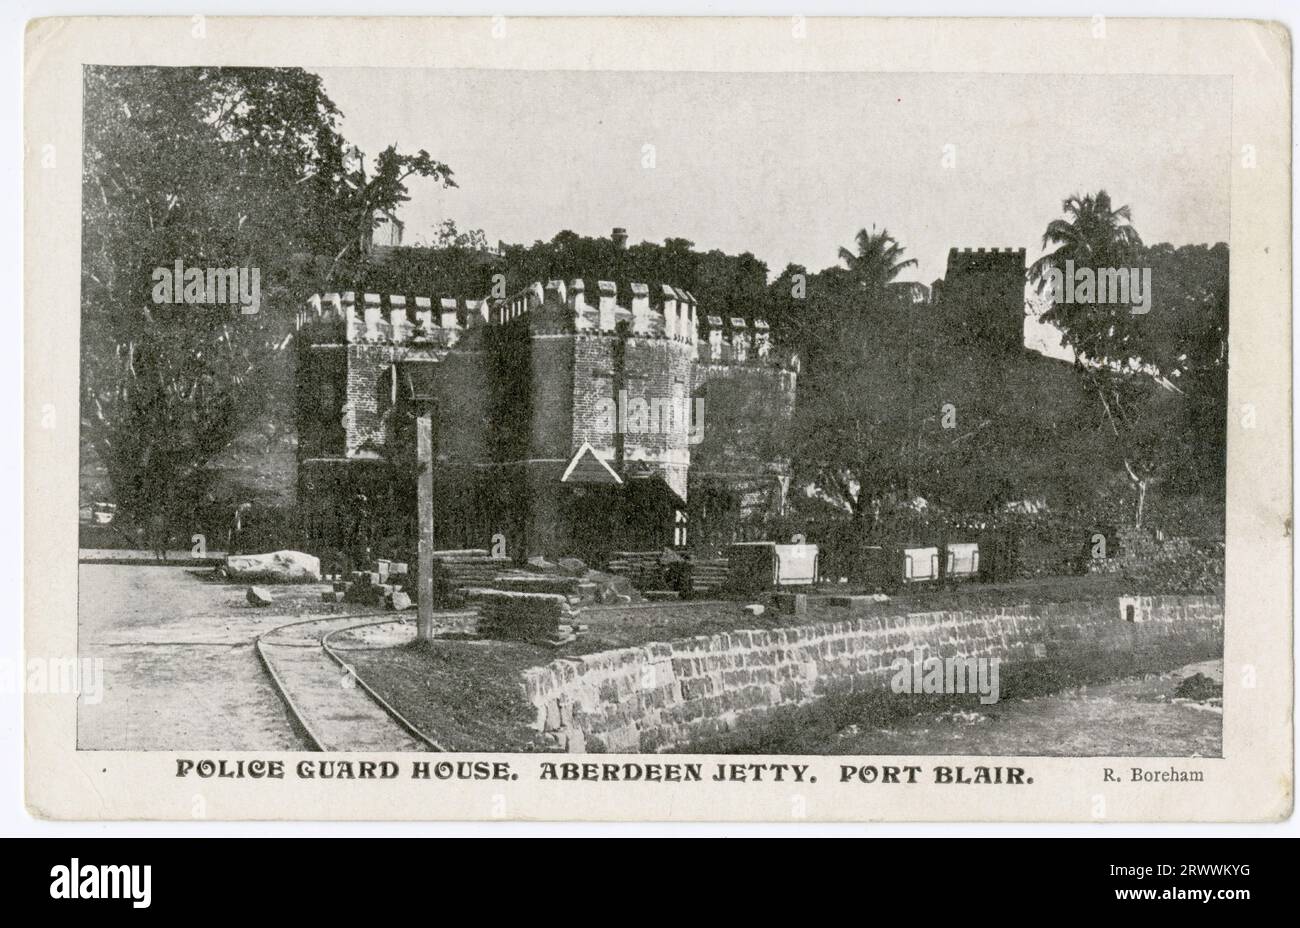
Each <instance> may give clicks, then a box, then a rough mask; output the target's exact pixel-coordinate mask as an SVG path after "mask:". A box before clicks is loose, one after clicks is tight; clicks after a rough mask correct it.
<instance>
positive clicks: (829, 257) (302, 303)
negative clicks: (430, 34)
mask: <svg viewBox="0 0 1300 928" xmlns="http://www.w3.org/2000/svg"><path fill="white" fill-rule="evenodd" d="M1230 92H1231V83H1230V81H1228V80H1225V79H1222V78H1215V77H1181V76H1159V77H1150V76H1149V77H1146V78H1144V79H1143V80H1142V81H1140V82H1136V81H1134V79H1133V78H1132V77H1130V76H1102V77H1087V76H1072V75H1062V76H1053V77H1049V78H1044V77H1042V76H1034V77H1016V76H1012V75H996V74H995V75H970V74H917V75H898V74H893V75H879V74H851V75H850V74H817V75H813V74H779V75H773V74H754V73H750V74H726V75H719V74H705V73H677V74H663V73H645V72H628V73H594V72H585V73H583V72H553V73H542V74H536V73H533V74H526V73H523V72H518V71H493V72H485V71H481V70H456V71H443V70H439V71H432V70H394V69H387V68H328V67H323V68H318V69H306V68H296V67H287V68H274V67H262V68H237V67H216V68H204V67H112V66H104V67H98V66H87V67H86V68H85V71H84V94H83V112H82V118H83V150H82V165H83V189H82V199H81V202H82V217H83V220H82V236H81V242H82V265H81V271H82V275H81V314H82V317H81V332H82V339H81V358H80V363H81V410H80V415H81V459H80V492H81V496H80V513H79V532H80V535H79V547H80V567H79V571H78V596H79V615H78V621H79V626H78V640H79V648H80V651H79V657H80V667H81V669H82V670H83V671H84V672H86V673H87V674H88V676H89V678H90V680H91V682H92V683H97V682H99V681H101V680H102V687H98V688H97V690H92V691H88V696H83V700H82V704H81V705H80V706H79V709H78V730H77V744H78V747H79V748H81V749H86V750H122V749H129V750H176V749H194V748H209V749H212V748H215V749H241V750H261V749H276V750H317V751H362V750H373V751H381V750H382V751H429V750H435V751H450V752H465V751H494V752H531V751H546V752H567V753H616V754H627V753H653V752H684V753H697V754H698V753H735V754H904V755H912V754H926V755H928V754H977V755H985V754H992V755H1000V754H1010V755H1065V756H1076V755H1142V756H1157V757H1163V756H1170V757H1183V756H1205V757H1214V756H1217V755H1218V754H1219V753H1220V750H1221V722H1222V701H1223V623H1224V610H1223V596H1222V593H1223V575H1224V504H1225V466H1226V459H1225V439H1226V430H1227V417H1228V408H1227V382H1228V381H1227V374H1228V351H1227V347H1228V334H1229V332H1228V318H1229V289H1228V266H1229V260H1230V249H1229V246H1228V243H1227V237H1228V217H1229V210H1230V206H1231V204H1230V202H1229V196H1228V193H1229V190H1228V176H1229V171H1230V160H1231V158H1232V151H1231V148H1230V144H1229V116H1230V103H1231V97H1230ZM1137 126H1140V127H1142V131H1141V132H1135V131H1134V127H1137ZM1085 128H1086V129H1087V132H1086V135H1085V134H1084V131H1083V130H1084V129H1085ZM1150 136H1156V137H1158V138H1159V139H1160V141H1161V144H1160V145H1159V146H1158V147H1152V146H1151V145H1149V137H1150Z"/></svg>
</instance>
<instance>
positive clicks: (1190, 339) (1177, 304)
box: [1030, 191, 1228, 526]
mask: <svg viewBox="0 0 1300 928" xmlns="http://www.w3.org/2000/svg"><path fill="white" fill-rule="evenodd" d="M1062 208H1063V210H1064V212H1065V213H1066V217H1067V218H1064V219H1055V220H1053V221H1052V222H1051V223H1049V224H1048V226H1047V230H1046V232H1045V233H1044V235H1043V245H1044V247H1045V248H1046V247H1047V246H1048V245H1055V246H1056V248H1055V249H1054V250H1053V251H1051V252H1050V253H1048V254H1046V255H1044V256H1043V257H1042V258H1040V259H1039V260H1038V261H1036V262H1035V263H1034V264H1033V266H1032V267H1031V269H1030V279H1031V281H1033V282H1034V283H1035V284H1036V285H1037V287H1038V289H1039V291H1040V292H1046V291H1047V290H1048V289H1049V288H1050V286H1051V283H1052V280H1053V271H1054V270H1055V271H1061V272H1063V271H1064V270H1065V262H1066V261H1067V260H1068V261H1072V262H1073V263H1074V266H1075V267H1076V268H1080V267H1086V268H1090V269H1092V270H1093V271H1097V270H1100V269H1103V268H1116V269H1118V268H1130V267H1135V268H1138V269H1139V270H1141V271H1142V272H1143V274H1144V275H1145V273H1146V271H1148V270H1149V271H1150V274H1149V277H1147V279H1148V280H1150V282H1151V289H1152V291H1153V292H1152V294H1151V303H1150V306H1149V309H1148V311H1147V312H1145V313H1135V312H1133V311H1132V309H1133V307H1132V306H1131V305H1130V304H1128V303H1123V302H1119V301H1115V300H1111V301H1108V302H1066V301H1053V303H1052V305H1051V307H1050V308H1049V309H1048V310H1047V311H1046V312H1045V313H1044V314H1043V316H1042V318H1043V320H1044V321H1046V322H1048V323H1051V324H1052V325H1055V326H1056V327H1057V328H1059V329H1060V330H1061V332H1062V340H1063V343H1065V344H1067V345H1069V346H1071V347H1072V348H1074V350H1075V356H1076V362H1075V363H1076V367H1077V369H1078V371H1079V373H1080V375H1081V376H1082V377H1083V378H1084V379H1085V382H1087V383H1088V384H1089V385H1090V389H1091V391H1092V392H1093V394H1094V395H1095V397H1096V399H1097V402H1098V404H1099V408H1100V412H1101V416H1102V425H1103V426H1104V428H1105V430H1106V431H1107V432H1109V433H1110V435H1111V437H1112V438H1113V440H1114V446H1115V448H1116V449H1117V460H1118V464H1119V465H1120V466H1121V467H1122V468H1123V471H1124V472H1125V473H1126V474H1127V476H1128V478H1129V481H1130V484H1131V485H1132V487H1133V488H1134V492H1135V505H1134V509H1133V513H1134V515H1133V518H1134V524H1135V525H1138V526H1140V525H1141V524H1142V520H1143V515H1144V512H1145V509H1146V502H1147V493H1148V491H1149V489H1150V487H1151V486H1152V485H1153V484H1155V483H1157V482H1160V481H1162V480H1165V479H1169V478H1170V477H1171V476H1172V477H1174V478H1175V479H1176V480H1177V482H1178V483H1179V484H1180V485H1182V487H1183V489H1184V490H1186V491H1191V492H1197V491H1199V492H1206V493H1208V494H1211V495H1212V494H1214V493H1215V492H1219V493H1221V491H1222V485H1223V484H1222V480H1223V477H1222V475H1223V474H1224V467H1225V459H1224V448H1225V444H1224V442H1225V438H1226V412H1227V405H1226V404H1227V320H1228V289H1227V280H1228V250H1227V246H1226V245H1224V244H1222V243H1220V244H1218V245H1215V246H1214V247H1213V248H1207V247H1206V246H1185V247H1183V248H1174V246H1172V245H1167V244H1160V245H1155V246H1153V247H1150V248H1148V247H1146V246H1144V245H1143V243H1142V239H1141V237H1140V236H1139V235H1138V233H1137V230H1136V229H1135V228H1134V226H1133V224H1132V216H1131V213H1130V210H1129V208H1128V207H1127V206H1121V207H1118V208H1115V207H1113V205H1112V203H1111V200H1110V197H1109V196H1108V195H1107V194H1106V192H1105V191H1099V192H1098V193H1097V194H1096V195H1089V196H1083V197H1080V196H1078V195H1075V196H1072V197H1070V198H1068V199H1067V200H1065V201H1064V203H1063V204H1062Z"/></svg>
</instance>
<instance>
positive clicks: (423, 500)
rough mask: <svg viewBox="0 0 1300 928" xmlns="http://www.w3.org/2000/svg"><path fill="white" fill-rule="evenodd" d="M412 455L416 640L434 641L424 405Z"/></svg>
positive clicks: (429, 442) (429, 428) (428, 411)
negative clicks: (416, 532)
mask: <svg viewBox="0 0 1300 928" xmlns="http://www.w3.org/2000/svg"><path fill="white" fill-rule="evenodd" d="M415 453H416V462H417V471H418V474H419V476H418V477H417V478H416V495H417V497H418V505H417V507H416V508H417V510H418V512H417V517H418V519H419V526H420V546H419V554H418V564H417V567H418V569H419V572H420V577H419V579H420V587H419V598H420V602H419V614H418V615H419V617H418V619H417V622H416V638H417V639H418V640H420V641H431V640H432V639H433V632H434V623H433V410H432V408H431V406H430V404H423V405H422V406H421V408H420V414H419V416H418V417H417V418H416V420H415Z"/></svg>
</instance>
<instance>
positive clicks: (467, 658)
mask: <svg viewBox="0 0 1300 928" xmlns="http://www.w3.org/2000/svg"><path fill="white" fill-rule="evenodd" d="M550 659H551V650H550V649H549V648H544V647H541V646H538V645H531V644H524V643H521V642H506V641H470V640H459V641H458V640H451V639H440V640H436V641H431V642H419V641H414V642H411V643H410V644H407V645H402V646H401V647H397V648H374V649H352V648H349V649H348V651H347V660H348V662H349V663H350V664H352V665H353V666H354V667H355V668H356V672H357V674H358V675H359V676H360V677H361V679H363V680H365V681H366V684H367V685H368V686H370V687H371V688H372V689H374V691H375V692H376V693H378V694H379V695H380V696H382V697H383V698H384V700H385V701H387V702H388V704H389V705H391V706H392V707H393V708H395V709H396V710H397V711H398V712H400V713H402V715H404V716H406V718H407V719H409V720H410V722H411V724H413V725H414V726H415V727H416V728H418V729H420V730H421V731H422V732H424V733H425V734H426V735H428V736H429V737H431V738H433V740H435V741H437V742H438V743H439V744H441V745H442V746H443V747H445V748H446V749H447V750H449V751H540V750H544V749H545V748H544V745H543V742H542V738H541V733H540V732H536V731H534V730H532V729H531V728H530V727H529V726H530V725H531V724H532V722H533V721H534V720H535V718H536V715H537V711H536V709H534V708H533V706H532V705H531V704H530V703H529V702H528V701H527V700H526V699H525V698H524V691H523V681H522V674H523V672H524V670H525V669H527V668H528V667H536V666H538V665H539V664H544V663H546V662H547V661H549V660H550Z"/></svg>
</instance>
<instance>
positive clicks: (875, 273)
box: [840, 226, 916, 292]
mask: <svg viewBox="0 0 1300 928" xmlns="http://www.w3.org/2000/svg"><path fill="white" fill-rule="evenodd" d="M855 242H856V244H857V247H858V250H857V252H853V251H850V250H849V249H847V248H841V249H840V260H841V261H843V262H844V264H845V266H846V267H847V268H848V269H849V273H850V274H852V275H853V277H854V278H855V279H856V280H857V282H858V285H859V286H860V287H862V288H863V289H864V290H869V291H873V292H874V291H879V290H883V289H884V288H885V287H886V286H888V285H889V284H891V283H893V280H894V278H895V277H897V276H898V275H899V273H900V272H901V271H902V270H903V269H904V268H908V267H916V259H915V258H908V259H907V260H906V261H903V260H900V259H901V258H902V256H903V252H904V251H906V250H907V249H905V248H903V246H902V245H900V244H898V240H897V239H895V238H894V237H893V236H892V235H890V234H889V230H888V229H881V230H880V231H879V232H877V231H876V227H875V226H872V227H871V231H870V232H868V231H867V230H866V229H859V230H858V234H857V236H856V237H855Z"/></svg>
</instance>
